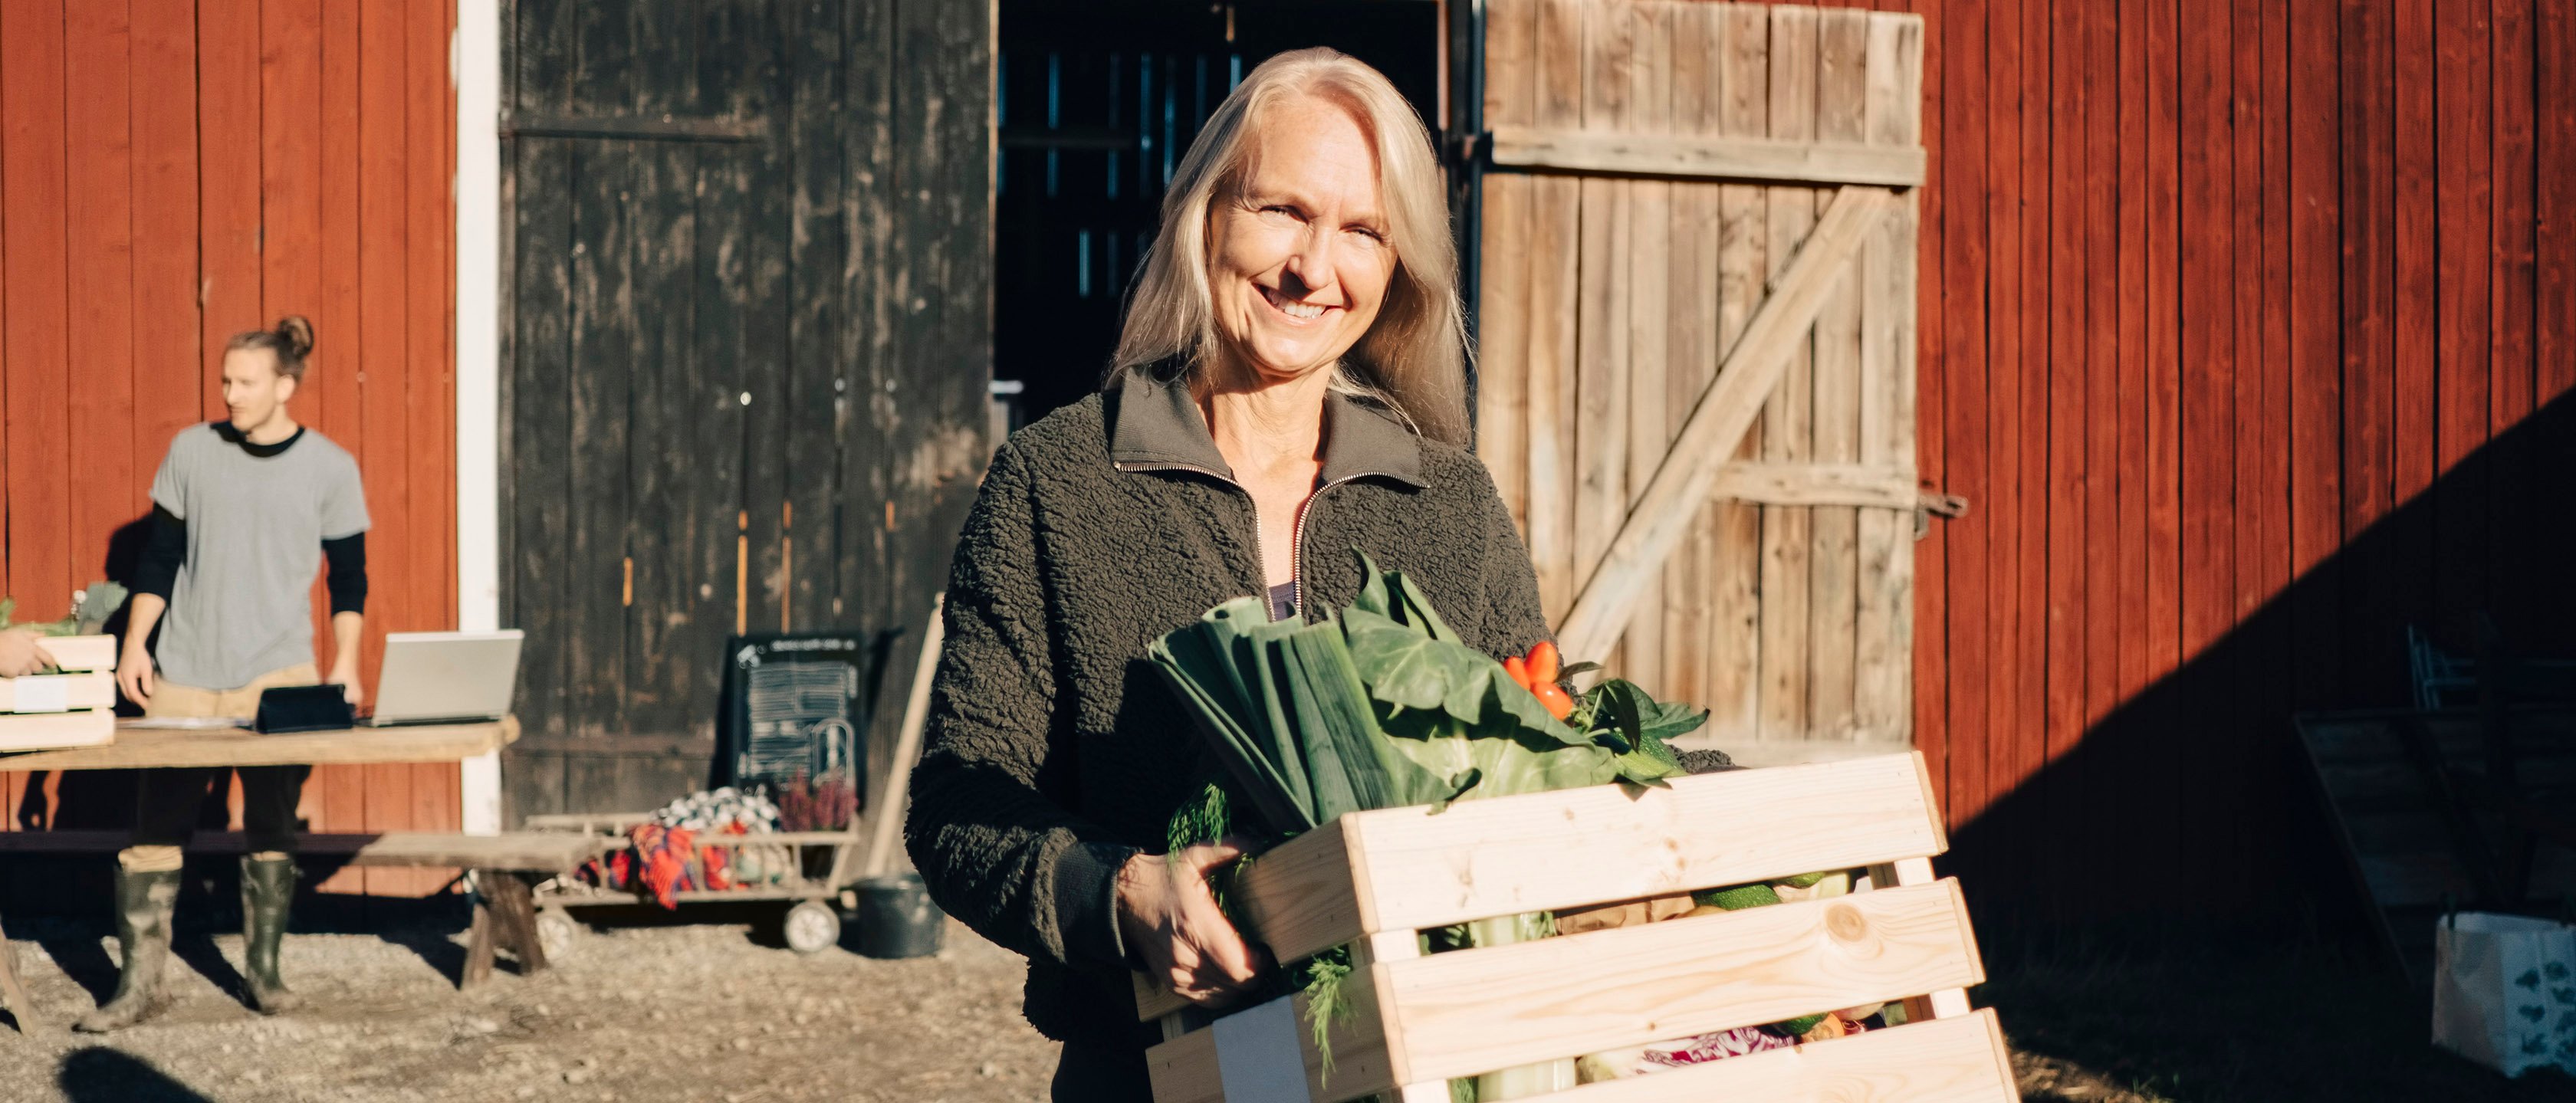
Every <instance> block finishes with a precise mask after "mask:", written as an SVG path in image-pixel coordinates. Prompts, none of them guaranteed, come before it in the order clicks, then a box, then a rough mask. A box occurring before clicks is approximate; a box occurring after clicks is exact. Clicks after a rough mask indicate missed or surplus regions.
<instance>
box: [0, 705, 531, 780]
mask: <svg viewBox="0 0 2576 1103" xmlns="http://www.w3.org/2000/svg"><path fill="white" fill-rule="evenodd" d="M518 738H519V720H518V718H517V717H515V716H505V717H502V718H501V719H499V720H495V721H490V722H487V723H481V724H423V725H420V726H418V727H393V728H349V729H345V730H342V731H324V732H298V733H296V734H293V735H261V734H259V733H257V732H254V731H251V730H250V729H248V728H201V729H168V728H139V727H132V726H128V725H127V724H122V723H120V724H119V725H118V726H117V730H116V742H114V743H109V744H105V745H102V746H97V747H68V748H64V749H61V750H52V751H19V752H15V753H0V770H133V769H154V768H160V767H170V766H339V765H347V764H351V763H380V764H381V763H395V762H462V761H464V760H465V759H469V758H472V757H474V756H476V755H479V754H483V753H485V752H488V751H496V750H499V749H501V748H502V747H503V746H504V745H506V744H509V743H512V742H515V741H517V739H518Z"/></svg>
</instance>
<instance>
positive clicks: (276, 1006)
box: [241, 855, 304, 1015]
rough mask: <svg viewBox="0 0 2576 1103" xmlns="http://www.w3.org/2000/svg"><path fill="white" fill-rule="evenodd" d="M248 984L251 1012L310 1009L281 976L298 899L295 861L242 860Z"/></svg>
mask: <svg viewBox="0 0 2576 1103" xmlns="http://www.w3.org/2000/svg"><path fill="white" fill-rule="evenodd" d="M241 886H242V981H243V983H244V984H245V985H246V986H247V987H248V988H249V989H250V1006H251V1010H253V1011H257V1012H259V1013H260V1014H262V1015H275V1014H279V1013H281V1012H287V1011H293V1010H295V1009H296V1008H299V1007H302V1006H304V997H302V996H298V995H296V994H295V993H293V992H289V991H287V990H286V982H285V981H283V980H280V979H278V976H277V951H278V947H279V945H280V944H281V943H283V942H285V941H286V909H287V905H288V904H290V903H292V902H293V901H294V900H295V859H293V858H280V859H276V860H273V861H265V862H263V861H260V860H258V859H256V858H252V857H250V856H248V855H244V856H243V857H242V863H241Z"/></svg>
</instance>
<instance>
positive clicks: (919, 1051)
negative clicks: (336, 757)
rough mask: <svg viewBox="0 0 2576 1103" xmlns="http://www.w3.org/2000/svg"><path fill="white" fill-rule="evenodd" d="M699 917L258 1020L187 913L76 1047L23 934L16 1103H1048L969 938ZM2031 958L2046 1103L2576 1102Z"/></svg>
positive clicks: (333, 951) (2037, 1056) (2336, 969)
mask: <svg viewBox="0 0 2576 1103" xmlns="http://www.w3.org/2000/svg"><path fill="white" fill-rule="evenodd" d="M451 911H452V909H451ZM693 914H694V915H697V916H701V917H712V918H714V919H715V920H717V921H711V922H699V923H694V924H686V925H680V924H672V923H670V922H668V921H667V920H657V919H656V917H655V916H653V915H652V914H651V913H650V912H649V911H645V912H642V913H640V914H634V915H629V916H626V917H622V918H621V917H614V916H612V917H610V919H611V922H609V923H607V924H604V925H601V926H598V927H594V928H592V929H591V930H590V931H589V933H587V934H585V935H583V936H582V937H581V938H580V940H579V941H578V942H576V944H575V946H574V950H573V953H571V954H570V955H569V956H568V957H567V958H566V959H565V960H563V961H561V962H558V963H557V965H556V967H555V968H554V969H553V970H551V971H549V972H547V973H544V974H540V975H539V976H537V977H535V978H534V979H528V978H522V977H519V976H517V975H515V974H513V973H511V972H509V971H508V966H507V965H506V963H505V965H504V967H503V970H502V971H500V972H497V973H495V974H494V976H493V979H492V982H491V983H490V984H489V985H486V986H485V987H484V988H483V989H482V990H481V991H479V992H476V993H473V994H471V995H467V994H461V993H459V992H457V991H456V986H455V983H454V980H453V978H454V977H455V975H456V972H457V969H458V968H459V966H460V965H461V964H462V962H463V960H464V953H465V951H464V945H463V943H464V935H463V934H462V932H461V931H459V930H458V929H457V927H458V926H459V924H458V923H457V922H455V916H454V915H453V914H448V915H444V916H433V917H423V918H410V919H399V920H396V921H394V922H391V923H386V924H384V925H383V928H382V931H381V932H379V933H367V934H304V933H299V934H296V935H294V936H292V937H291V938H290V939H289V940H288V943H287V950H286V964H287V978H288V980H289V982H290V983H292V984H294V985H295V986H296V988H297V990H298V991H300V992H302V993H304V994H305V995H306V996H307V997H308V999H309V1000H310V1001H311V1004H312V1007H311V1009H310V1010H307V1011H304V1012H301V1013H298V1014H295V1015H291V1016H286V1017H281V1018H276V1019H263V1018H260V1017H259V1016H257V1015H254V1014H252V1013H250V1012H249V1011H248V1010H246V1009H244V1008H243V1007H242V1005H241V1003H240V1001H239V1000H238V999H236V998H235V997H234V996H233V995H232V994H231V993H232V991H233V990H234V986H235V985H236V984H237V983H238V982H237V980H236V979H235V978H236V977H237V973H236V970H237V968H238V966H239V964H240V961H241V939H240V937H239V936H238V935H229V934H217V935H215V936H214V937H213V938H212V939H211V940H209V939H208V938H206V937H205V936H204V935H203V934H200V933H195V932H193V931H192V930H191V928H190V927H189V926H188V920H189V913H187V909H186V907H185V902H183V914H182V916H181V920H182V924H181V939H180V946H179V950H180V957H181V959H182V962H181V963H174V966H173V983H172V985H171V986H170V995H171V997H172V1000H173V1003H172V1006H171V1007H170V1009H169V1010H168V1011H165V1012H164V1013H163V1014H162V1015H161V1017H159V1018H157V1019H155V1020H153V1021H152V1022H150V1023H147V1024H145V1025H143V1026H140V1027H136V1028H134V1029H132V1030H128V1031H125V1032H123V1033H119V1034H115V1035H111V1036H108V1037H107V1038H105V1039H100V1038H92V1037H88V1036H82V1035H74V1034H71V1033H70V1032H69V1031H68V1030H66V1029H65V1025H66V1024H67V1023H68V1022H69V1020H70V1019H71V1018H72V1017H74V1016H76V1015H78V1014H80V1013H81V1012H83V1011H86V1010H88V1009H89V1008H90V1007H91V1006H92V1005H93V1001H94V1000H95V999H97V998H98V997H100V996H103V995H105V994H106V993H107V992H109V991H110V990H111V989H112V988H113V987H114V985H115V979H116V978H115V968H114V965H113V962H114V960H115V953H116V951H115V944H114V941H113V939H110V938H108V937H106V936H105V935H104V932H103V931H102V930H101V929H100V927H99V926H97V925H91V924H75V923H71V922H68V921H62V920H53V921H47V920H29V921H24V922H13V924H12V926H11V928H10V933H11V934H12V935H13V936H15V937H16V942H15V944H14V945H15V948H16V950H17V955H18V956H17V960H18V966H19V971H20V973H21V975H23V976H24V977H26V979H27V980H28V982H29V984H30V985H31V986H32V987H33V989H34V996H35V999H36V1000H37V1002H38V1004H39V1006H40V1007H41V1009H42V1010H43V1011H44V1013H45V1014H46V1015H47V1017H48V1019H49V1020H50V1024H51V1030H50V1031H49V1032H47V1033H44V1034H41V1035H38V1036H36V1037H33V1038H21V1037H18V1036H16V1035H14V1034H11V1033H8V1032H6V1031H5V1030H0V1103H22V1101H25V1103H58V1101H69V1103H109V1101H113V1103H201V1101H217V1103H272V1101H273V1103H307V1101H315V1103H319V1101H331V1103H341V1101H352V1103H356V1101H364V1103H374V1101H378V1100H384V1101H398V1103H438V1101H447V1100H458V1101H466V1100H471V1101H474V1103H484V1101H506V1100H513V1099H535V1100H542V1101H545V1103H588V1101H592V1100H636V1101H648V1100H649V1101H655V1103H661V1101H672V1103H695V1101H717V1100H724V1101H731V1103H787V1101H793V1100H846V1101H854V1103H897V1101H900V1103H943V1101H944V1103H1032V1101H1035V1103H1043V1101H1044V1099H1045V1097H1046V1081H1047V1077H1048V1075H1049V1073H1050V1072H1051V1071H1052V1070H1053V1069H1054V1067H1055V1046H1054V1044H1053V1043H1050V1042H1048V1041H1046V1040H1045V1039H1043V1038H1040V1037H1039V1036H1038V1035H1037V1033H1036V1032H1035V1031H1032V1030H1030V1029H1029V1027H1028V1024H1027V1023H1025V1022H1023V1021H1022V1020H1021V1019H1020V1015H1019V984H1020V971H1021V969H1020V962H1019V959H1018V958H1017V957H1015V956H1013V955H1011V954H1010V953H1008V952H1007V951H1004V950H1002V949H1000V948H999V947H996V946H994V945H992V944H991V943H988V942H985V941H983V940H982V939H980V938H977V937H976V936H975V935H974V934H972V933H970V932H968V931H967V930H966V929H965V928H964V927H962V926H958V925H956V924H954V923H952V924H950V926H949V928H948V932H947V947H948V948H947V949H946V950H944V951H943V952H941V953H940V954H939V955H938V956H937V957H935V958H921V959H915V960H910V961H875V960H871V959H868V958H864V957H860V956H858V955H857V954H854V953H850V952H847V951H845V950H827V951H825V952H823V953H821V954H818V955H815V956H812V957H803V956H799V955H797V954H795V953H793V952H790V951H788V950H786V949H783V948H780V947H779V944H778V942H777V939H776V935H775V934H774V933H773V932H771V931H770V930H768V929H767V928H766V926H765V925H755V924H753V923H748V922H733V923H727V922H723V921H721V920H723V919H729V918H750V917H751V916H748V915H746V916H739V917H738V916H732V915H726V914H723V913H710V912H707V911H703V910H701V911H699V912H695V913H693ZM754 914H759V913H754ZM206 918H207V919H209V920H210V921H211V920H212V919H213V918H214V917H212V916H207V917H206ZM322 922H323V923H324V924H326V925H327V924H328V922H329V920H327V919H325V920H323V921H322ZM338 929H342V930H351V929H357V930H365V929H369V928H367V927H365V926H363V925H349V924H343V925H342V926H340V927H339V928H338ZM2014 944H2015V940H2013V939H2009V938H2002V939H1995V940H1990V946H1992V947H1993V949H1994V951H1995V952H1994V954H1993V956H1992V959H1991V961H1990V967H1992V968H1994V969H1995V976H1994V978H1993V981H1992V983H1990V984H1988V985H1986V986H1984V987H1982V988H1980V989H1978V990H1977V992H1976V1000H1977V1002H1978V1003H1979V1004H1987V1003H1991V1004H1993V1005H1994V1006H1996V1007H1997V1008H1998V1009H1999V1010H2000V1011H2001V1012H2002V1014H2003V1021H2004V1027H2005V1031H2006V1033H2007V1035H2008V1036H2009V1037H2010V1040H2011V1042H2012V1045H2013V1049H2014V1051H2015V1052H2014V1054H2013V1064H2014V1068H2015V1071H2016V1073H2018V1079H2019V1080H2020V1082H2021V1084H2020V1086H2021V1091H2022V1095H2023V1098H2025V1099H2027V1100H2030V1101H2032V1103H2237V1101H2246V1103H2253V1101H2257V1100H2260V1101H2263V1103H2289V1101H2306V1100H2316V1101H2319V1103H2324V1101H2326V1100H2335V1101H2338V1103H2340V1101H2343V1100H2360V1099H2409V1100H2412V1099H2442V1100H2452V1099H2460V1100H2468V1099H2495V1100H2499V1101H2506V1100H2510V1101H2515V1103H2525V1101H2528V1103H2541V1101H2544V1100H2546V1101H2550V1103H2557V1101H2560V1100H2569V1101H2576V1080H2570V1079H2568V1078H2567V1077H2564V1076H2545V1075H2539V1074H2535V1075H2533V1076H2530V1077H2526V1078H2525V1080H2523V1081H2520V1082H2515V1083H2512V1084H2507V1083H2506V1082H2505V1081H2503V1080H2502V1079H2501V1078H2499V1077H2495V1076H2493V1075H2492V1074H2489V1073H2486V1072H2484V1071H2483V1070H2479V1069H2476V1068H2474V1067H2472V1066H2469V1065H2467V1064H2466V1063H2465V1062H2461V1061H2459V1060H2457V1059H2455V1058H2451V1057H2448V1056H2446V1055H2442V1054H2438V1053H2436V1052H2434V1051H2433V1050H2432V1049H2431V1047H2429V1046H2426V1045H2425V1044H2424V1042H2423V1028H2422V1008H2421V1006H2420V1004H2421V999H2420V995H2410V994H2409V993H2407V992H2405V991H2404V990H2403V989H2402V988H2395V987H2392V986H2390V985H2388V984H2386V983H2384V978H2375V977H2373V976H2371V975H2368V974H2366V973H2362V972H2358V971H2356V970H2354V969H2352V968H2350V967H2348V966H2345V965H2343V964H2342V963H2340V962H2338V961H2335V960H2328V959H2318V960H2310V959H2309V958H2307V957H2301V956H2299V955H2295V954H2294V955H2288V956H2287V957H2285V958H2281V959H2279V960H2273V959H2263V960H2259V961H2236V960H2230V961H2226V962H2212V961H2205V960H2201V959H2199V958H2190V957H2175V958H2172V959H2166V958H2161V957H2146V958H2137V959H2131V958H2128V957H2124V956H2122V955H2119V954H2113V953H2104V952H2086V953H2082V954H2075V955H2072V956H2068V955H2057V956H2050V955H2047V954H2038V955H2031V954H2020V955H2016V954H2011V953H2006V952H2004V951H2006V950H2008V949H2009V948H2010V947H2011V946H2012V945H2014ZM2311 956H2313V955H2311ZM2025 959H2027V960H2025ZM2106 993H2117V994H2118V996H2117V997H2115V998H2108V999H2106V998H2105V994H2106ZM2329 1009H2330V1010H2329Z"/></svg>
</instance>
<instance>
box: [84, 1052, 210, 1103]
mask: <svg viewBox="0 0 2576 1103" xmlns="http://www.w3.org/2000/svg"><path fill="white" fill-rule="evenodd" d="M55 1081H56V1083H58V1084H60V1085H61V1087H62V1089H63V1098H64V1099H67V1100H69V1101H70V1103H214V1101H213V1100H211V1099H209V1098H207V1097H206V1096H204V1095H202V1094H199V1093H198V1092H197V1091H196V1090H195V1089H193V1088H190V1087H189V1086H188V1085H186V1084H182V1083H180V1082H179V1081H177V1080H173V1079H171V1078H170V1076H169V1075H168V1074H167V1073H164V1072H162V1071H161V1070H159V1069H156V1068H153V1067H152V1064H151V1062H148V1061H145V1060H143V1059H141V1058H138V1057H135V1056H133V1055H131V1054H127V1053H122V1052H119V1051H117V1050H113V1049H108V1048H105V1047H103V1046H93V1047H91V1048H88V1049H76V1050H73V1051H72V1052H71V1053H69V1054H67V1055H65V1056H64V1057H63V1065H62V1070H61V1071H60V1072H59V1073H57V1074H56V1076H55Z"/></svg>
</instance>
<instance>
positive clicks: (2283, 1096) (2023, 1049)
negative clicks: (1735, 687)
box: [1973, 927, 2576, 1103]
mask: <svg viewBox="0 0 2576 1103" xmlns="http://www.w3.org/2000/svg"><path fill="white" fill-rule="evenodd" d="M1979 941H1980V943H1982V945H1983V946H1984V948H1985V954H1986V965H1987V974H1988V977H1989V980H1988V982H1987V983H1986V984H1985V986H1983V987H1981V988H1978V989H1976V990H1975V992H1974V993H1973V997H1974V999H1975V1001H1976V1002H1977V1003H1979V1004H1982V1005H1986V1006H1991V1007H1993V1008H1995V1009H1996V1013H1997V1014H1998V1015H1999V1016H2000V1017H2001V1018H2002V1020H2003V1027H2004V1034H2005V1035H2006V1037H2007V1038H2009V1039H2010V1041H2011V1043H2012V1048H2013V1050H2014V1051H2015V1053H2016V1054H2018V1055H2020V1056H2021V1057H2022V1058H2023V1060H2022V1061H2021V1063H2020V1065H2021V1067H2020V1068H2019V1070H2018V1071H2019V1072H2020V1078H2021V1084H2022V1098H2023V1099H2024V1100H2025V1101H2027V1103H2077V1101H2082V1103H2106V1101H2118V1103H2328V1101H2333V1103H2344V1101H2348V1100H2445V1101H2448V1100H2495V1101H2499V1103H2576V1078H2570V1077H2568V1076H2565V1075H2562V1074H2558V1073H2554V1072H2549V1071H2536V1072H2532V1073H2529V1074H2526V1075H2525V1076H2523V1077H2522V1078H2521V1079H2520V1080H2506V1079H2504V1078H2503V1077H2501V1076H2498V1075H2496V1074H2495V1073H2493V1072H2490V1071H2488V1070H2487V1069H2484V1068H2481V1067H2479V1066H2477V1065H2473V1064H2471V1063H2469V1062H2467V1061H2464V1060H2461V1059H2460V1058H2457V1057H2454V1056H2452V1055H2451V1054H2449V1053H2446V1052H2443V1051H2440V1050H2437V1049H2435V1048H2433V1046H2432V1044H2431V1042H2430V1038H2431V1032H2432V1028H2431V1018H2432V1012H2431V1006H2432V1004H2431V1000H2432V995H2431V993H2430V991H2429V990H2426V989H2423V988H2418V987H2416V986H2414V985H2411V984H2409V983H2408V982H2407V981H2406V980H2405V979H2404V978H2403V976H2402V975H2401V974H2399V973H2397V972H2396V971H2394V970H2393V969H2392V968H2390V967H2389V966H2387V965H2386V964H2384V963H2383V961H2382V959H2380V958H2379V957H2377V956H2375V955H2373V954H2371V953H2369V952H2368V951H2366V950H2363V949H2359V948H2346V947H2347V946H2348V943H2345V942H2343V941H2341V940H2328V939H2310V940H2304V941H2301V942H2297V943H2293V944H2289V945H2282V944H2279V943H2259V942H2241V941H2240V942H2232V941H2229V940H2224V939H2219V938H2176V937H2174V936H2173V934H2172V933H2171V932H2165V933H2164V934H2162V935H2161V936H2160V937H2159V936H2153V935H2151V934H2150V933H2147V932H2139V933H2137V934H2134V935H2121V934H2103V933H2100V932H2099V931H2098V930H2096V931H2085V932H2079V931H2076V930H2075V929H2072V928H2037V929H2028V928H2008V927H1995V928H1989V929H1988V930H1986V931H1984V932H1981V936H1980V938H1979Z"/></svg>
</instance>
